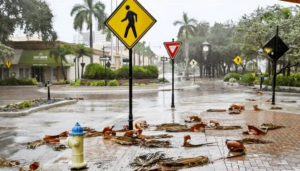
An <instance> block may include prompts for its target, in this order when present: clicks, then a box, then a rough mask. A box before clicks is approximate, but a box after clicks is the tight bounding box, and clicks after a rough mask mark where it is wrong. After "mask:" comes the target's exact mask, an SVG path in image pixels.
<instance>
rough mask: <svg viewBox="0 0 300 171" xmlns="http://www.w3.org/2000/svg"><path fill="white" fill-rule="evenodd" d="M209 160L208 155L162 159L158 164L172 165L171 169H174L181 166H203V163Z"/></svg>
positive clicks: (181, 167)
mask: <svg viewBox="0 0 300 171" xmlns="http://www.w3.org/2000/svg"><path fill="white" fill-rule="evenodd" d="M209 162H210V160H209V159H208V157H205V156H199V157H193V158H181V159H177V160H171V161H163V162H160V165H162V166H163V167H172V170H174V171H175V170H179V169H183V168H190V167H196V166H203V165H205V164H208V163H209Z"/></svg>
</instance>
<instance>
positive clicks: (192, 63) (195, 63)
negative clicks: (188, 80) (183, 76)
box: [190, 59, 197, 82]
mask: <svg viewBox="0 0 300 171" xmlns="http://www.w3.org/2000/svg"><path fill="white" fill-rule="evenodd" d="M190 65H191V67H192V68H193V71H194V82H195V66H196V65H197V61H195V60H194V59H193V60H191V62H190Z"/></svg>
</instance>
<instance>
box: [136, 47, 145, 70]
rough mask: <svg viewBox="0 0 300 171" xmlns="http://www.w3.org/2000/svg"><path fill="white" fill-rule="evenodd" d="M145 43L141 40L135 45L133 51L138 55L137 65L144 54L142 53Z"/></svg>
mask: <svg viewBox="0 0 300 171" xmlns="http://www.w3.org/2000/svg"><path fill="white" fill-rule="evenodd" d="M145 45H146V42H145V41H143V42H138V43H137V44H136V46H135V51H136V53H137V54H138V55H139V65H141V55H143V56H145V55H144V52H145ZM143 65H144V60H143Z"/></svg>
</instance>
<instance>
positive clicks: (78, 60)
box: [77, 56, 80, 79]
mask: <svg viewBox="0 0 300 171" xmlns="http://www.w3.org/2000/svg"><path fill="white" fill-rule="evenodd" d="M77 71H78V72H77V76H78V77H77V78H78V79H80V77H79V56H78V57H77Z"/></svg>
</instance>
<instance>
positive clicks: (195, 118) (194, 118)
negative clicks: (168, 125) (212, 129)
mask: <svg viewBox="0 0 300 171" xmlns="http://www.w3.org/2000/svg"><path fill="white" fill-rule="evenodd" d="M189 119H190V120H184V122H188V123H191V122H201V118H199V117H198V116H189Z"/></svg>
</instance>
